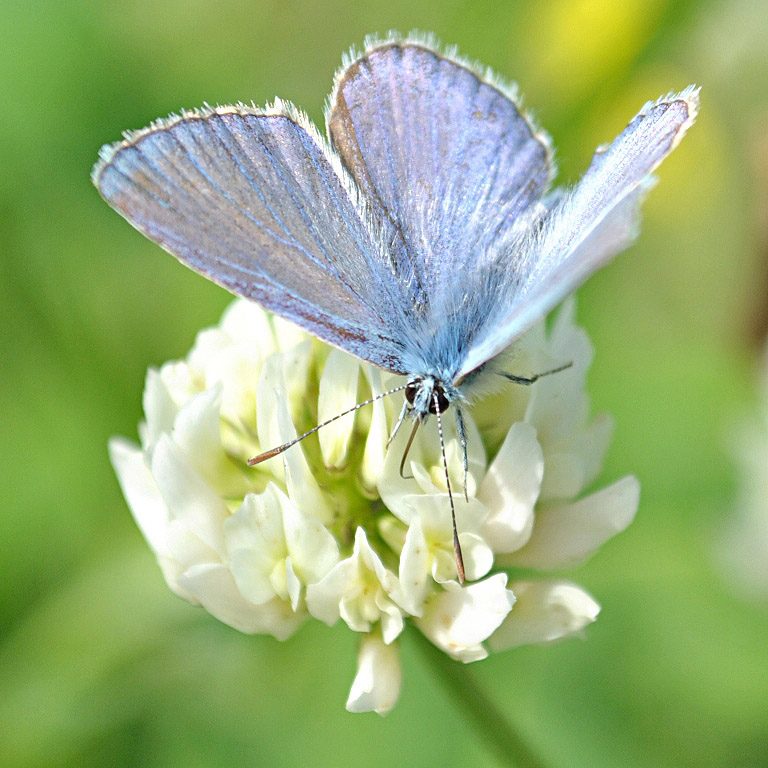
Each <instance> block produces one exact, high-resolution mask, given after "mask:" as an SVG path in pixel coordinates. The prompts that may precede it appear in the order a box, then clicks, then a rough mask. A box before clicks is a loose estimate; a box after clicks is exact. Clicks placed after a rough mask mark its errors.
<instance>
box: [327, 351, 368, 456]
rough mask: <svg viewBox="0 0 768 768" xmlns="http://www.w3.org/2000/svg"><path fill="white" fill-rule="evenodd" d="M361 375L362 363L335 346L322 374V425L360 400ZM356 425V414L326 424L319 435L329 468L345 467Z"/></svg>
mask: <svg viewBox="0 0 768 768" xmlns="http://www.w3.org/2000/svg"><path fill="white" fill-rule="evenodd" d="M359 377H360V363H359V362H358V361H357V360H356V359H355V358H354V357H352V356H351V355H347V354H345V353H344V352H342V351H341V350H338V349H334V350H332V351H331V352H330V354H329V355H328V361H327V362H326V364H325V367H324V368H323V373H322V376H320V384H319V391H318V397H317V422H318V424H323V423H324V422H326V421H328V420H329V419H333V418H334V417H336V416H338V415H339V414H340V413H343V412H344V411H348V410H349V409H350V408H354V407H355V405H357V403H358V398H357V382H358V379H359ZM354 426H355V414H354V412H353V413H349V414H347V415H346V416H342V417H341V418H340V419H339V418H337V419H336V420H335V421H332V422H331V423H330V424H328V425H327V426H325V427H323V428H322V429H321V430H320V431H319V432H318V433H317V434H318V438H319V439H320V450H321V452H322V454H323V462H324V464H325V466H326V467H328V468H329V469H335V468H339V467H342V466H343V465H344V463H345V459H346V457H347V448H348V446H349V440H350V438H351V437H352V430H353V429H354Z"/></svg>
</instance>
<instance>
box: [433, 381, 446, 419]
mask: <svg viewBox="0 0 768 768" xmlns="http://www.w3.org/2000/svg"><path fill="white" fill-rule="evenodd" d="M435 395H436V397H431V398H430V399H429V412H430V413H434V414H437V413H445V412H446V411H447V410H448V406H449V405H450V402H449V401H448V398H447V397H446V396H445V392H444V390H443V388H442V387H441V386H440V385H439V384H438V385H436V386H435Z"/></svg>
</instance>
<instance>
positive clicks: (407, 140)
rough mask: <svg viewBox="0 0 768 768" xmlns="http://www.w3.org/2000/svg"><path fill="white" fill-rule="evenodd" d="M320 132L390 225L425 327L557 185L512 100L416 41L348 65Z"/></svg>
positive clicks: (371, 52)
mask: <svg viewBox="0 0 768 768" xmlns="http://www.w3.org/2000/svg"><path fill="white" fill-rule="evenodd" d="M326 122H327V125H328V135H329V137H330V139H331V143H332V144H333V146H334V148H335V149H336V151H337V152H338V153H339V155H340V156H341V159H342V162H343V163H344V165H345V166H346V168H347V169H348V171H349V172H350V174H351V175H352V176H353V177H354V179H355V181H356V182H357V184H358V186H359V187H360V189H361V190H362V192H363V193H364V195H365V196H366V198H367V200H368V201H369V204H370V205H371V206H372V208H373V209H374V211H375V212H376V214H377V216H378V217H379V219H381V220H382V221H385V222H387V224H388V225H389V231H390V233H391V237H390V244H391V252H392V254H393V258H394V260H395V263H396V265H397V270H398V274H399V275H400V276H401V279H403V281H404V282H407V283H408V284H409V285H410V286H411V287H412V291H411V299H412V303H413V307H414V312H415V313H416V314H417V315H418V313H419V312H422V313H426V314H427V315H428V316H429V317H428V319H429V320H432V319H433V318H434V317H435V316H438V317H439V316H441V313H443V314H444V312H445V305H446V304H449V303H452V302H455V301H456V293H457V286H460V285H461V283H462V281H463V280H464V276H465V275H466V274H467V273H469V272H471V271H473V270H474V269H475V266H476V263H477V259H478V256H479V254H480V253H483V252H484V251H485V250H486V249H487V246H488V244H489V243H491V242H493V240H495V239H497V238H498V237H499V236H501V234H502V233H503V232H505V231H506V230H507V229H508V228H510V227H513V226H514V224H515V222H516V221H517V219H518V217H520V216H521V214H523V213H524V212H525V211H527V210H528V209H530V207H531V206H532V205H533V204H534V203H535V202H536V201H537V200H538V199H539V197H540V196H541V194H542V192H543V191H544V189H545V188H546V186H547V185H548V183H549V181H550V178H551V175H552V167H551V152H550V149H549V143H548V140H547V138H546V137H545V136H544V135H543V134H542V133H540V132H537V131H536V130H535V129H534V127H533V126H532V125H531V123H530V121H529V120H528V119H527V118H526V117H525V116H524V115H523V114H522V113H521V111H520V108H519V107H518V106H517V104H516V103H515V99H514V94H513V93H512V91H511V89H508V88H505V87H504V86H502V85H500V84H498V83H497V82H496V81H495V79H492V78H491V76H490V75H488V76H487V77H482V76H480V75H479V74H478V73H477V72H476V71H475V70H474V69H473V68H472V67H471V66H470V65H468V64H466V63H464V62H462V61H460V60H458V59H456V58H454V57H452V56H447V55H442V54H440V53H438V52H436V51H435V50H433V49H432V48H431V47H430V46H429V45H428V44H426V43H424V42H420V41H412V40H394V41H389V42H384V43H379V44H374V45H372V46H370V47H369V48H368V49H367V51H366V52H365V53H364V54H363V55H362V56H357V57H350V58H349V59H348V60H347V61H346V62H345V66H344V67H343V68H342V70H341V71H340V72H339V73H338V74H337V77H336V85H335V88H334V92H333V94H332V96H331V99H330V103H329V107H328V110H327V112H326ZM433 330H434V329H433Z"/></svg>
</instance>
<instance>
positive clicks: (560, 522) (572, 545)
mask: <svg viewBox="0 0 768 768" xmlns="http://www.w3.org/2000/svg"><path fill="white" fill-rule="evenodd" d="M639 500H640V484H639V483H638V481H637V478H635V477H633V476H628V477H625V478H623V479H621V480H618V481H617V482H615V483H614V484H613V485H610V486H608V487H607V488H603V489H602V490H600V491H597V492H595V493H593V494H591V495H589V496H587V497H586V498H584V499H581V500H580V501H576V502H574V503H573V504H565V505H559V506H554V505H553V506H551V507H546V508H544V509H541V510H540V511H538V512H537V513H536V523H535V525H534V528H533V534H532V535H531V538H530V539H529V541H528V543H527V544H526V545H525V546H524V547H523V548H522V549H520V550H518V551H517V552H513V553H512V554H509V555H505V556H504V557H503V558H501V559H500V562H502V563H503V564H504V565H507V566H519V567H525V568H542V569H548V568H567V567H570V566H573V565H577V564H578V563H581V562H583V561H584V560H586V559H587V558H588V557H590V556H591V555H592V554H593V553H594V552H595V551H596V550H597V549H598V548H599V547H600V546H601V545H602V544H604V543H605V542H606V541H607V540H608V539H610V538H611V537H613V536H615V535H616V534H617V533H620V532H621V531H623V530H624V529H625V528H626V527H627V526H628V525H629V524H630V523H631V522H632V520H633V519H634V517H635V512H636V511H637V505H638V503H639Z"/></svg>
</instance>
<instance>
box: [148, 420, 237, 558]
mask: <svg viewBox="0 0 768 768" xmlns="http://www.w3.org/2000/svg"><path fill="white" fill-rule="evenodd" d="M152 474H153V476H154V478H155V481H156V482H157V487H158V489H159V491H160V493H161V495H162V497H163V500H164V501H165V503H166V505H167V507H168V509H169V511H170V516H171V517H172V518H173V519H176V520H180V521H181V522H183V523H184V524H185V525H186V526H187V527H188V528H189V529H190V531H192V532H193V533H194V534H195V535H196V536H198V537H199V538H200V539H201V540H202V541H203V542H205V544H207V545H208V546H209V547H211V549H214V550H215V551H216V552H222V550H223V544H224V537H223V531H222V525H223V524H224V520H226V519H227V518H228V517H229V510H228V509H227V508H226V506H225V504H224V502H223V501H222V500H221V498H219V496H217V495H216V493H215V492H214V491H213V489H212V488H211V487H210V486H209V485H208V484H207V483H206V482H205V481H204V480H203V479H202V478H201V477H200V475H198V474H197V472H195V470H194V469H193V468H192V467H191V466H190V464H189V462H188V461H187V460H186V458H185V457H184V455H183V454H182V452H181V451H180V450H179V448H178V447H177V446H176V445H175V444H174V443H173V441H172V440H171V438H170V437H168V435H161V436H160V439H159V440H158V442H157V446H156V447H155V451H154V453H153V454H152Z"/></svg>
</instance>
